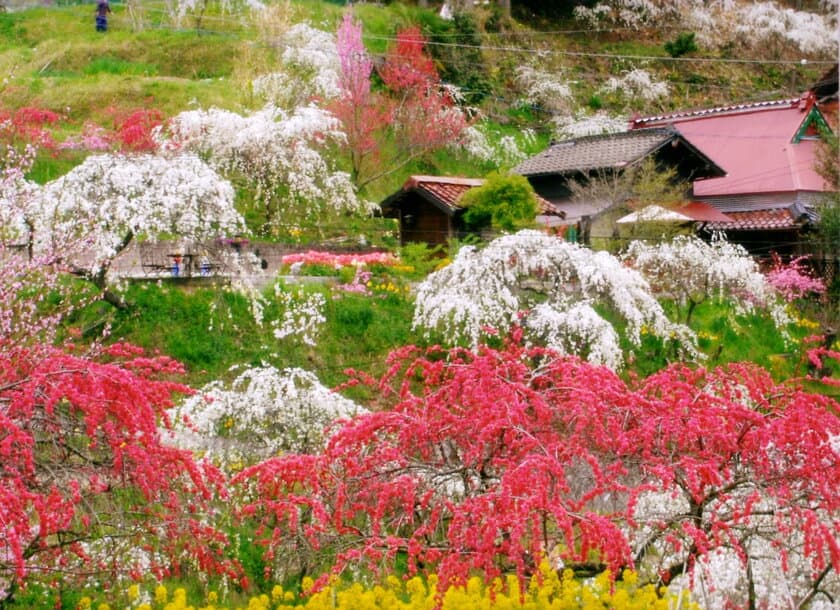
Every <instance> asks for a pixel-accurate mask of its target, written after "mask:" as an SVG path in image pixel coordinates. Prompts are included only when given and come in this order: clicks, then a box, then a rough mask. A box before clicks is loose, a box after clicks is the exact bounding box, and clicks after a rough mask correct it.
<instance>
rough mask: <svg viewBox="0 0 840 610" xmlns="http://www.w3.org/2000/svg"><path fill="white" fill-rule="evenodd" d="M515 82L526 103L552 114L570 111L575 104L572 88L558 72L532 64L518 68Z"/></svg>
mask: <svg viewBox="0 0 840 610" xmlns="http://www.w3.org/2000/svg"><path fill="white" fill-rule="evenodd" d="M514 83H515V84H516V86H517V88H518V89H519V90H520V91H521V93H522V96H523V100H524V102H525V103H527V104H530V105H533V106H537V107H538V108H540V109H541V110H544V111H545V112H549V113H552V114H555V113H560V112H568V111H569V110H570V109H571V108H572V107H573V105H574V97H573V95H572V89H571V87H570V86H569V84H568V82H566V80H565V79H564V78H562V74H561V73H558V72H546V71H544V70H539V69H537V68H534V67H532V66H527V65H525V66H519V67H517V68H516V77H515V78H514Z"/></svg>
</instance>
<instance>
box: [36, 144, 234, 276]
mask: <svg viewBox="0 0 840 610" xmlns="http://www.w3.org/2000/svg"><path fill="white" fill-rule="evenodd" d="M242 230H244V220H243V218H242V217H241V216H240V214H239V213H238V212H237V211H236V209H235V208H234V192H233V187H232V186H231V184H230V183H229V182H228V181H227V180H225V179H223V178H222V177H221V176H219V175H218V174H217V173H216V172H215V171H213V170H212V169H211V168H210V167H209V166H208V165H207V164H206V163H204V161H202V160H201V159H199V158H198V157H197V156H195V155H193V154H181V155H176V156H171V157H164V156H158V155H152V154H143V155H129V156H126V155H116V154H115V155H94V156H90V157H88V158H87V159H85V161H84V162H83V163H82V164H81V165H78V166H77V167H75V168H74V169H72V170H71V171H70V172H69V173H67V174H66V175H64V176H62V177H61V178H58V179H57V180H54V181H52V182H49V183H47V184H46V185H45V186H44V188H43V190H42V192H41V197H40V198H39V209H38V216H37V217H36V218H35V240H36V246H38V247H40V248H43V247H46V246H49V245H50V244H65V243H71V242H75V241H77V240H78V239H82V240H84V244H85V249H86V252H85V258H86V260H85V261H84V265H85V267H86V268H89V270H90V271H92V272H93V273H96V272H97V271H98V270H99V269H100V268H101V267H102V266H103V265H105V264H106V263H107V262H108V261H109V260H111V259H113V257H114V256H116V255H117V254H118V253H119V252H120V250H121V249H122V248H123V247H124V246H125V245H126V243H127V240H130V239H131V238H132V237H137V238H139V239H143V238H148V239H155V238H157V237H159V236H161V235H168V236H172V235H181V236H190V237H193V238H195V239H202V238H206V237H211V236H215V235H218V234H219V233H236V232H240V231H242ZM74 262H75V263H76V264H78V263H79V261H74Z"/></svg>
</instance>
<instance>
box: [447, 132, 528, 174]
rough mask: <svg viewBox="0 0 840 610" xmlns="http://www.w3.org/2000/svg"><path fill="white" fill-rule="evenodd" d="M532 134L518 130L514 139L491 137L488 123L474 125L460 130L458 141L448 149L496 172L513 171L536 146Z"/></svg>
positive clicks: (508, 135) (492, 134) (501, 135)
mask: <svg viewBox="0 0 840 610" xmlns="http://www.w3.org/2000/svg"><path fill="white" fill-rule="evenodd" d="M536 139H537V138H536V134H535V133H534V131H533V130H531V129H522V130H521V131H519V132H517V134H515V135H511V134H498V133H494V132H493V131H492V129H491V127H490V125H489V123H486V122H483V123H476V124H473V125H470V126H469V127H467V128H466V129H464V131H463V133H462V134H461V140H460V141H459V142H457V143H455V144H454V145H453V146H451V147H450V150H452V151H453V152H455V153H456V154H459V153H461V154H466V155H467V156H468V157H469V158H471V159H472V160H474V161H478V162H480V163H486V164H488V165H489V166H491V167H493V168H496V169H498V168H499V167H513V166H514V165H516V164H517V163H521V162H522V161H524V160H525V159H527V158H528V156H529V151H530V150H531V149H533V148H534V146H535V144H536Z"/></svg>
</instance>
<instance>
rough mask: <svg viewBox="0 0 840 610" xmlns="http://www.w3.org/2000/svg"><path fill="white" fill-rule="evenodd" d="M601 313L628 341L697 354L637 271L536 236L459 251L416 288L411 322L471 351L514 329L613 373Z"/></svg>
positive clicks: (617, 355) (617, 358)
mask: <svg viewBox="0 0 840 610" xmlns="http://www.w3.org/2000/svg"><path fill="white" fill-rule="evenodd" d="M599 307H606V308H608V309H610V310H611V311H613V312H614V313H615V314H616V315H617V316H618V317H619V318H621V319H622V320H623V321H624V330H623V331H621V332H623V333H624V334H625V336H626V337H627V338H628V339H629V340H630V342H631V343H633V344H636V345H638V344H639V343H640V341H641V332H642V328H643V327H644V328H645V329H646V330H647V331H648V332H650V333H651V334H652V335H655V336H657V337H661V338H663V339H668V338H674V339H675V340H676V341H678V342H679V345H680V346H681V348H682V350H683V354H684V355H686V356H688V357H696V356H697V351H696V349H695V337H694V335H693V333H692V332H691V331H690V330H689V329H688V328H687V327H685V326H682V325H679V324H674V323H672V322H671V321H670V320H669V319H668V318H667V316H666V315H665V312H664V310H663V309H662V307H661V305H660V304H659V302H658V301H657V300H656V298H655V297H654V296H653V294H652V292H651V289H650V286H649V284H648V282H647V281H646V280H645V279H644V278H643V277H642V275H641V274H640V273H638V272H637V271H634V270H633V269H630V268H628V267H627V266H625V265H624V264H622V263H621V261H619V260H618V259H617V258H616V257H614V256H612V255H611V254H609V253H607V252H593V251H591V250H589V249H587V248H583V247H580V246H578V245H576V244H571V243H568V242H565V241H563V240H561V239H559V238H556V237H552V236H549V235H546V234H543V233H540V232H538V231H520V232H519V233H516V234H513V235H506V236H504V237H501V238H499V239H496V240H494V241H492V242H491V243H490V244H489V245H488V246H487V247H486V248H484V249H483V250H478V249H476V248H475V247H472V246H467V247H464V248H462V249H461V250H460V251H459V252H458V255H457V256H456V258H455V260H454V261H453V262H452V264H450V265H448V266H447V267H444V268H443V269H441V270H439V271H436V272H435V273H432V274H431V275H429V276H428V277H427V278H426V280H425V281H424V282H423V283H421V284H420V286H419V287H418V289H417V300H416V305H415V311H414V322H413V324H414V327H415V328H418V329H422V330H423V331H424V332H425V334H426V336H430V335H431V333H433V332H438V333H441V334H442V335H443V336H444V337H445V339H446V340H447V341H451V342H452V343H458V342H467V343H469V344H471V345H477V344H478V343H479V342H480V341H481V340H482V338H483V337H487V336H489V335H492V334H495V333H498V332H502V333H504V332H506V331H508V330H509V329H510V328H511V327H512V326H514V325H516V324H519V325H521V326H522V328H523V330H524V331H525V332H526V334H527V336H528V338H530V339H531V340H533V341H539V342H544V343H546V344H547V345H549V346H550V347H552V348H555V349H558V350H559V351H562V352H564V353H571V354H578V355H581V356H583V357H585V358H587V359H588V360H589V361H590V362H593V363H596V364H604V365H606V366H609V367H611V368H614V369H617V368H620V367H621V365H622V363H623V355H622V351H621V349H620V346H619V339H620V335H619V330H618V329H617V328H616V327H615V326H613V325H612V324H611V323H610V322H608V321H607V320H606V319H604V317H603V316H602V315H601V314H600V313H598V311H597V308H599Z"/></svg>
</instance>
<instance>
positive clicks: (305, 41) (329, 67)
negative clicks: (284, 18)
mask: <svg viewBox="0 0 840 610" xmlns="http://www.w3.org/2000/svg"><path fill="white" fill-rule="evenodd" d="M272 42H273V43H274V44H277V45H279V46H280V49H281V53H280V58H279V59H280V62H279V63H280V69H279V70H277V71H275V72H271V73H268V74H262V75H260V76H258V77H257V78H255V79H254V80H253V81H252V83H251V87H252V89H253V93H254V95H255V96H257V97H258V98H260V99H262V100H263V101H264V102H267V103H269V104H273V105H275V106H278V107H280V108H286V109H291V108H295V107H296V106H301V105H305V104H308V103H309V102H311V101H312V100H313V99H321V100H325V99H326V100H329V99H333V98H335V97H337V96H338V95H339V94H340V93H341V90H340V88H339V77H340V73H341V64H340V62H339V56H338V51H337V50H336V43H335V35H334V34H331V33H329V32H325V31H323V30H319V29H317V28H313V27H312V26H311V25H309V24H307V23H298V24H295V25H293V26H292V27H290V28H289V29H288V30H286V31H285V32H283V33H282V34H281V35H280V36H279V37H278V39H276V40H273V41H272Z"/></svg>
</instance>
